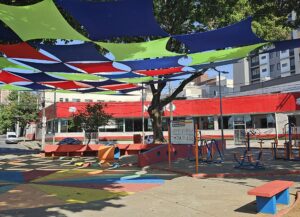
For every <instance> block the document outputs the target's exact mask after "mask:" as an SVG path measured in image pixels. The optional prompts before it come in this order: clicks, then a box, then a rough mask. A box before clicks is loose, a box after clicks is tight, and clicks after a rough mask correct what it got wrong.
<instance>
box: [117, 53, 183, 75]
mask: <svg viewBox="0 0 300 217" xmlns="http://www.w3.org/2000/svg"><path fill="white" fill-rule="evenodd" d="M181 57H183V56H175V57H164V58H155V59H145V60H133V61H123V62H121V63H123V64H125V65H127V66H129V67H130V68H131V70H132V71H137V70H150V69H164V68H170V67H177V66H180V64H179V63H178V60H179V59H180V58H181Z"/></svg>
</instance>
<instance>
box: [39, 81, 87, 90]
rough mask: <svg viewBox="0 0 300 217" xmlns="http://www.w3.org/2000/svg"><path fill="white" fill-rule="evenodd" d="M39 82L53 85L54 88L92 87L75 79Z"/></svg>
mask: <svg viewBox="0 0 300 217" xmlns="http://www.w3.org/2000/svg"><path fill="white" fill-rule="evenodd" d="M41 84H44V85H49V86H53V87H56V88H60V89H64V90H71V89H80V88H92V86H90V85H87V84H84V83H81V82H77V81H58V82H42V83H41Z"/></svg>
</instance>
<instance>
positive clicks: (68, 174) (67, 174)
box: [32, 169, 94, 182]
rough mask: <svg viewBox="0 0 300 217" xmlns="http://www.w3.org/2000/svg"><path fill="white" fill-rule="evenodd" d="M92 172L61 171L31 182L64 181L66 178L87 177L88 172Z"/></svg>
mask: <svg viewBox="0 0 300 217" xmlns="http://www.w3.org/2000/svg"><path fill="white" fill-rule="evenodd" d="M92 171H94V170H78V169H76V170H61V171H58V172H55V173H52V174H49V175H47V176H44V177H41V178H38V179H35V180H33V181H32V182H45V181H50V180H64V179H67V178H76V177H79V178H80V177H84V176H88V173H89V172H92Z"/></svg>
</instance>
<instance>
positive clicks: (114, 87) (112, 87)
mask: <svg viewBox="0 0 300 217" xmlns="http://www.w3.org/2000/svg"><path fill="white" fill-rule="evenodd" d="M137 87H138V86H136V85H134V84H114V85H106V86H102V87H101V88H105V89H108V90H125V89H130V88H137Z"/></svg>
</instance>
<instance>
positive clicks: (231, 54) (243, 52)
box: [188, 43, 266, 66]
mask: <svg viewBox="0 0 300 217" xmlns="http://www.w3.org/2000/svg"><path fill="white" fill-rule="evenodd" d="M265 44H266V43H260V44H254V45H249V46H245V47H239V48H230V49H226V50H217V51H209V52H202V53H195V54H190V55H188V56H189V57H192V59H193V61H192V63H191V64H190V66H193V65H200V64H204V63H211V62H218V61H222V60H231V59H238V58H243V57H246V56H248V54H249V53H250V52H251V51H253V50H255V49H256V48H259V47H261V46H263V45H265Z"/></svg>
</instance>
